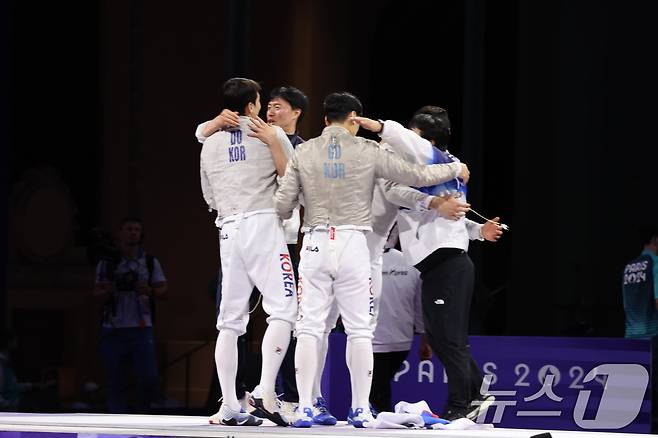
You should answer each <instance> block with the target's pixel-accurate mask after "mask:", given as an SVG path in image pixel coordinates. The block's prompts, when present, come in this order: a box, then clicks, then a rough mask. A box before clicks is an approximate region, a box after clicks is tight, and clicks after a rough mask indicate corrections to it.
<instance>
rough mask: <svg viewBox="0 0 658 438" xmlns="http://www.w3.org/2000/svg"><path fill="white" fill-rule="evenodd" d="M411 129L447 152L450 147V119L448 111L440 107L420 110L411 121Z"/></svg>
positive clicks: (427, 107)
mask: <svg viewBox="0 0 658 438" xmlns="http://www.w3.org/2000/svg"><path fill="white" fill-rule="evenodd" d="M409 128H410V129H413V128H417V129H418V130H419V131H420V136H421V137H423V138H424V139H427V140H429V141H432V140H433V141H434V145H435V146H436V147H438V148H439V149H443V150H445V149H446V148H447V147H448V146H449V145H450V139H451V136H450V118H449V117H448V111H446V110H444V109H443V108H441V107H438V106H431V105H426V106H424V107H422V108H420V109H419V110H418V111H416V113H415V114H414V116H413V117H412V118H411V120H410V121H409Z"/></svg>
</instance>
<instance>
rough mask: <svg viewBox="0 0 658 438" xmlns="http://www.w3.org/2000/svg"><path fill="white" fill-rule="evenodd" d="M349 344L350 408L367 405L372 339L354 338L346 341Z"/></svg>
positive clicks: (371, 364) (371, 365)
mask: <svg viewBox="0 0 658 438" xmlns="http://www.w3.org/2000/svg"><path fill="white" fill-rule="evenodd" d="M347 343H348V344H351V347H350V356H351V360H350V362H351V365H350V378H351V380H352V388H353V392H352V409H356V408H364V409H367V408H368V406H369V400H368V399H369V398H370V385H371V384H372V368H373V362H374V358H373V355H372V341H371V340H370V339H369V338H356V339H350V340H348V341H347Z"/></svg>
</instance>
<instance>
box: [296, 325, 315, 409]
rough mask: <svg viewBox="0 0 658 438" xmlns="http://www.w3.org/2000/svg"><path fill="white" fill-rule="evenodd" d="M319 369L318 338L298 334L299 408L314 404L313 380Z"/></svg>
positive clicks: (297, 372) (297, 377)
mask: <svg viewBox="0 0 658 438" xmlns="http://www.w3.org/2000/svg"><path fill="white" fill-rule="evenodd" d="M317 369H318V340H317V339H316V338H315V337H314V336H311V335H308V334H298V335H297V348H296V349H295V371H296V372H295V377H296V379H297V392H298V393H299V409H300V410H301V409H302V408H310V407H311V406H313V401H314V400H313V399H312V396H313V394H312V392H313V381H314V380H315V375H316V374H317Z"/></svg>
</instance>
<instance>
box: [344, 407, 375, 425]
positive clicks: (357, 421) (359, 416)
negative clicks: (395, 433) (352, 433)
mask: <svg viewBox="0 0 658 438" xmlns="http://www.w3.org/2000/svg"><path fill="white" fill-rule="evenodd" d="M371 421H375V419H374V418H373V416H372V413H371V412H370V409H367V410H363V408H356V409H354V411H352V408H350V411H349V413H348V414H347V424H351V425H352V426H354V427H357V428H359V429H361V428H364V427H367V426H366V424H367V423H368V422H371Z"/></svg>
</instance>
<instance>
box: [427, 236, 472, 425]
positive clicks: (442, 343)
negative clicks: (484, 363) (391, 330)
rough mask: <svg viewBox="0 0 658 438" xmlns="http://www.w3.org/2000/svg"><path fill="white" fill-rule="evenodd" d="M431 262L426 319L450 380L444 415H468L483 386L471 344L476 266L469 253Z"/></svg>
mask: <svg viewBox="0 0 658 438" xmlns="http://www.w3.org/2000/svg"><path fill="white" fill-rule="evenodd" d="M428 258H431V259H432V263H431V264H430V265H429V266H427V265H425V266H421V267H422V268H423V269H421V279H422V303H423V318H424V321H425V333H426V336H427V340H428V342H429V344H430V346H431V347H432V350H433V351H434V353H436V355H437V357H438V358H439V360H441V363H443V366H444V368H445V371H446V375H447V376H448V400H447V402H446V405H445V408H444V414H445V412H447V411H448V410H453V411H455V410H457V411H465V410H466V408H467V407H468V406H469V405H470V402H471V400H473V399H474V398H476V397H477V396H478V394H479V392H480V386H481V385H482V376H481V375H480V371H479V369H478V367H477V364H476V363H475V361H474V360H473V357H472V356H471V350H470V346H469V343H468V321H469V313H470V309H471V299H472V297H473V286H474V268H473V262H472V261H471V259H470V257H469V256H468V254H467V253H466V252H464V251H462V250H457V249H454V248H441V249H438V250H437V251H435V252H434V253H433V254H432V255H430V256H429V257H428ZM422 263H423V262H421V264H422ZM421 264H419V265H421Z"/></svg>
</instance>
